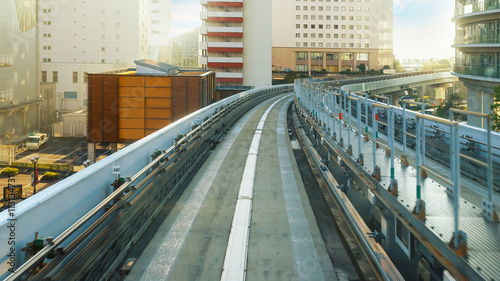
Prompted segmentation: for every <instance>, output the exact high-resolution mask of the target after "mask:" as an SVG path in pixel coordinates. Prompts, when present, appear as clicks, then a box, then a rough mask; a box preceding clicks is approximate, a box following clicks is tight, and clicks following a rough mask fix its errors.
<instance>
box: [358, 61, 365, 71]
mask: <svg viewBox="0 0 500 281" xmlns="http://www.w3.org/2000/svg"><path fill="white" fill-rule="evenodd" d="M358 68H359V71H360V72H365V71H366V64H364V63H362V64H360V65H359V66H358Z"/></svg>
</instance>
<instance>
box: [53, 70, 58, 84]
mask: <svg viewBox="0 0 500 281" xmlns="http://www.w3.org/2000/svg"><path fill="white" fill-rule="evenodd" d="M58 76H59V75H58V73H57V71H52V82H59V77H58Z"/></svg>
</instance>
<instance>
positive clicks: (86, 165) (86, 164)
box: [83, 159, 90, 168]
mask: <svg viewBox="0 0 500 281" xmlns="http://www.w3.org/2000/svg"><path fill="white" fill-rule="evenodd" d="M83 166H85V168H87V167H88V166H90V159H87V160H85V161H83Z"/></svg>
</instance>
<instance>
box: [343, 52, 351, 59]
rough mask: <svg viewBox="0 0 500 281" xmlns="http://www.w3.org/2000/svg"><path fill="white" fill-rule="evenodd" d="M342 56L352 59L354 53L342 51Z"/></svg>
mask: <svg viewBox="0 0 500 281" xmlns="http://www.w3.org/2000/svg"><path fill="white" fill-rule="evenodd" d="M341 58H342V60H352V59H353V55H352V53H342V56H341Z"/></svg>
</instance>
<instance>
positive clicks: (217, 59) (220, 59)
mask: <svg viewBox="0 0 500 281" xmlns="http://www.w3.org/2000/svg"><path fill="white" fill-rule="evenodd" d="M208 62H209V63H211V62H221V63H243V58H230V57H229V58H228V57H209V58H208Z"/></svg>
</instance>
